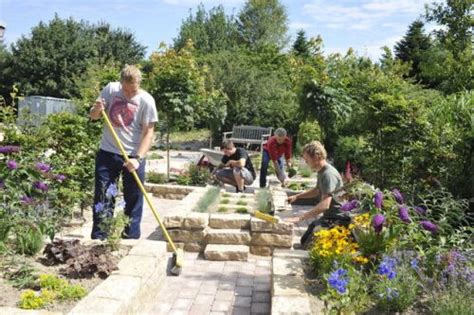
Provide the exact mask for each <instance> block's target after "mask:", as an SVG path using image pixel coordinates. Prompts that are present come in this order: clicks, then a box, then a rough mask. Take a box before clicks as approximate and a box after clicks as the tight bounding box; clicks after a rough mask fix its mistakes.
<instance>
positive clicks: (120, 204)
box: [117, 200, 127, 209]
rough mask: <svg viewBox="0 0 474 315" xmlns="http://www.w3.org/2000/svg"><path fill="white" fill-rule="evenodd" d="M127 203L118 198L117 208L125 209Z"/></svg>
mask: <svg viewBox="0 0 474 315" xmlns="http://www.w3.org/2000/svg"><path fill="white" fill-rule="evenodd" d="M126 205H127V204H126V203H125V200H120V201H119V203H118V204H117V208H119V209H125V206H126Z"/></svg>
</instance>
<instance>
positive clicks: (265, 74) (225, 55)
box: [202, 48, 298, 133]
mask: <svg viewBox="0 0 474 315" xmlns="http://www.w3.org/2000/svg"><path fill="white" fill-rule="evenodd" d="M202 62H203V63H205V64H207V65H208V66H209V71H210V73H211V74H212V77H213V78H214V79H215V82H219V84H220V86H221V87H222V91H223V92H224V93H225V94H226V95H227V98H228V106H227V119H226V121H225V124H224V128H225V129H226V130H230V129H231V128H232V126H233V125H241V124H253V125H259V126H283V127H285V128H288V130H289V131H290V133H292V131H294V130H297V126H298V122H296V121H295V119H294V117H295V115H296V109H297V106H296V97H295V93H294V92H293V86H292V82H291V78H290V75H289V73H290V71H289V69H290V64H289V59H288V58H287V57H286V56H285V55H282V54H280V53H279V52H277V51H276V50H275V49H266V50H265V51H261V52H260V53H255V52H252V51H249V50H247V49H244V48H240V49H237V48H236V49H234V50H229V51H221V52H219V53H215V54H211V55H207V56H206V57H205V59H204V58H203V59H202ZM295 124H296V126H295Z"/></svg>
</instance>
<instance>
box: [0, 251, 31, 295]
mask: <svg viewBox="0 0 474 315" xmlns="http://www.w3.org/2000/svg"><path fill="white" fill-rule="evenodd" d="M3 269H4V277H5V279H7V280H8V282H10V283H11V284H12V285H13V286H14V287H15V288H18V289H26V288H29V289H33V288H34V287H35V286H36V284H37V283H36V281H37V279H38V276H37V275H36V272H37V270H36V269H35V268H34V267H33V266H32V265H31V264H30V263H27V262H26V261H20V260H17V259H14V258H12V259H11V260H10V261H9V262H8V263H7V265H6V266H3Z"/></svg>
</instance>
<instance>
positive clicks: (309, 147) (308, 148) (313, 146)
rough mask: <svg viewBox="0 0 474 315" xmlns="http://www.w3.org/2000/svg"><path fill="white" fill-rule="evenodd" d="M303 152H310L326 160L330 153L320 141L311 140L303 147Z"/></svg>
mask: <svg viewBox="0 0 474 315" xmlns="http://www.w3.org/2000/svg"><path fill="white" fill-rule="evenodd" d="M303 153H306V154H308V155H309V156H310V157H312V158H315V157H319V158H320V159H323V160H325V159H326V158H327V155H328V154H327V152H326V149H325V148H324V146H323V145H322V144H321V142H319V141H311V142H310V143H308V144H306V145H305V146H304V148H303Z"/></svg>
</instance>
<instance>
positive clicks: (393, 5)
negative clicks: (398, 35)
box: [303, 0, 427, 30]
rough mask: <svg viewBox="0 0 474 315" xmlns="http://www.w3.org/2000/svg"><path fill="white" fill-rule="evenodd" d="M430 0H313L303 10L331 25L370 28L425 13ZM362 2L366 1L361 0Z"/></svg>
mask: <svg viewBox="0 0 474 315" xmlns="http://www.w3.org/2000/svg"><path fill="white" fill-rule="evenodd" d="M426 1H427V0H365V1H347V2H344V3H341V2H335V1H331V0H311V1H310V2H309V3H307V4H305V5H304V6H303V12H304V14H306V15H309V16H310V17H311V18H313V19H314V20H316V21H318V22H321V23H323V24H324V26H326V27H329V28H348V29H355V30H366V29H369V28H374V27H379V25H380V24H382V23H387V22H392V23H394V21H393V20H397V19H400V18H401V17H404V16H410V17H411V16H413V15H416V14H421V13H423V12H424V11H423V7H424V4H425V2H426ZM360 2H362V3H360Z"/></svg>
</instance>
